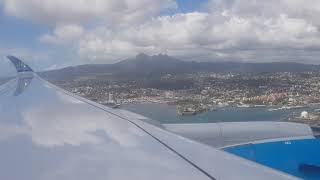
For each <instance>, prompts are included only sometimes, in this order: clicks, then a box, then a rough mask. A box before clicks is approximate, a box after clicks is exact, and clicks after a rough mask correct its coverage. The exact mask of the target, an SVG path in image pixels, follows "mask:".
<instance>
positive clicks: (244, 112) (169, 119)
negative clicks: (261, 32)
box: [122, 104, 303, 123]
mask: <svg viewBox="0 0 320 180" xmlns="http://www.w3.org/2000/svg"><path fill="white" fill-rule="evenodd" d="M122 108H123V109H126V110H129V111H132V112H136V113H138V114H142V115H144V116H146V117H149V118H151V119H154V120H158V121H160V122H162V123H214V122H241V121H280V120H282V119H284V118H286V117H287V116H289V115H291V114H292V113H293V112H294V111H298V113H299V112H301V111H303V110H302V109H299V110H284V111H268V109H267V108H232V107H231V108H220V109H218V110H217V111H210V112H204V113H201V114H197V115H191V116H178V115H177V113H176V107H175V106H174V105H167V104H125V105H123V106H122Z"/></svg>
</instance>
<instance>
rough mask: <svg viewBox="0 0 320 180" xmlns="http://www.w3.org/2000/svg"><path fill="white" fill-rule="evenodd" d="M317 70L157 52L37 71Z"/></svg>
mask: <svg viewBox="0 0 320 180" xmlns="http://www.w3.org/2000/svg"><path fill="white" fill-rule="evenodd" d="M307 71H308V72H309V71H320V65H311V64H300V63H292V62H272V63H241V62H190V61H182V60H179V59H177V58H174V57H171V56H168V55H165V54H159V55H154V56H148V55H146V54H138V55H137V56H135V57H134V58H129V59H126V60H123V61H120V62H118V63H114V64H86V65H79V66H72V67H66V68H63V69H57V70H51V71H45V72H40V75H42V76H44V77H47V78H50V79H52V78H54V79H60V78H67V77H75V76H87V75H88V76H89V75H101V74H104V75H105V74H112V75H118V76H148V75H159V74H183V73H197V72H216V73H228V72H231V73H274V72H307Z"/></svg>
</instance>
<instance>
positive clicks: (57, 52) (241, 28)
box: [0, 0, 320, 70]
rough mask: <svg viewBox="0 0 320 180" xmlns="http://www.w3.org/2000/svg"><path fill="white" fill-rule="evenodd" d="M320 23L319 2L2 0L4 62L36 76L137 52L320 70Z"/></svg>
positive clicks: (0, 29)
mask: <svg viewBox="0 0 320 180" xmlns="http://www.w3.org/2000/svg"><path fill="white" fill-rule="evenodd" d="M318 17H320V1H315V0H268V1H261V0H0V56H1V57H0V60H1V59H4V57H5V55H8V54H12V55H15V56H18V57H20V58H22V59H24V60H25V61H26V62H28V63H29V64H31V66H33V67H34V69H36V70H48V69H55V68H61V67H65V66H70V65H78V64H89V63H114V62H117V61H120V60H123V59H126V58H128V57H132V56H135V55H136V54H138V53H146V54H149V55H155V54H159V53H165V54H168V55H170V56H174V57H177V58H179V59H182V60H185V61H240V62H299V63H311V64H320V58H319V57H320V56H319V55H320V19H319V18H318ZM0 65H1V62H0Z"/></svg>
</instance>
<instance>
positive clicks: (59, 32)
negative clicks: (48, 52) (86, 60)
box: [40, 24, 84, 44]
mask: <svg viewBox="0 0 320 180" xmlns="http://www.w3.org/2000/svg"><path fill="white" fill-rule="evenodd" d="M83 33H84V29H83V28H82V27H81V26H79V25H72V24H70V25H60V26H57V27H56V28H55V30H54V32H53V34H46V35H43V36H41V37H40V41H41V42H44V43H49V44H64V43H68V42H73V41H75V40H77V39H78V38H80V37H81V35H82V34H83Z"/></svg>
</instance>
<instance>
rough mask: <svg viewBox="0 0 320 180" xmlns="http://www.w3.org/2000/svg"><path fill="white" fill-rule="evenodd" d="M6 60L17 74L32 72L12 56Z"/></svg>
mask: <svg viewBox="0 0 320 180" xmlns="http://www.w3.org/2000/svg"><path fill="white" fill-rule="evenodd" d="M7 58H8V59H9V60H10V61H11V62H12V64H13V65H14V66H15V67H16V70H17V72H18V73H19V72H33V70H32V69H31V68H30V67H29V66H28V65H26V64H25V63H24V62H22V61H21V60H20V59H18V58H16V57H14V56H7Z"/></svg>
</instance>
